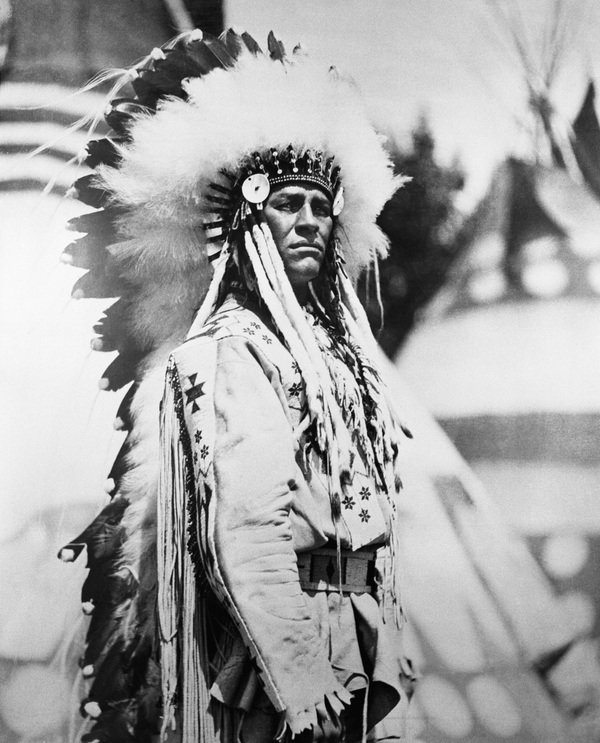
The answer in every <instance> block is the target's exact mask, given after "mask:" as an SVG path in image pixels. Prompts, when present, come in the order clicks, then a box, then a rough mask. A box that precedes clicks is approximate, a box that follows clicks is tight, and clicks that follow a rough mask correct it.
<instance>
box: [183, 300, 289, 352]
mask: <svg viewBox="0 0 600 743" xmlns="http://www.w3.org/2000/svg"><path fill="white" fill-rule="evenodd" d="M229 344H235V345H236V346H237V345H240V344H241V345H249V346H252V347H258V348H260V349H262V350H265V351H268V350H270V349H274V348H276V347H277V346H279V345H281V343H280V341H279V339H278V336H277V334H276V332H275V330H274V328H273V325H272V323H271V322H270V321H269V320H268V318H267V316H266V313H265V312H264V311H263V310H262V308H261V307H259V306H258V305H257V304H255V303H252V302H248V301H243V300H241V299H240V298H238V297H237V296H236V295H230V296H229V297H227V298H226V300H225V301H224V302H223V304H221V305H220V306H219V308H218V309H217V310H215V312H214V313H213V314H212V315H211V316H210V317H209V318H208V319H207V321H206V322H205V323H204V325H203V326H202V327H201V328H200V329H199V330H198V332H197V333H196V334H194V335H192V336H191V337H190V338H188V339H187V340H186V341H184V343H182V344H181V345H180V346H179V347H178V348H176V349H175V351H174V352H173V356H174V358H175V360H177V359H180V358H181V357H185V356H189V355H190V354H196V353H198V352H199V351H201V350H202V351H209V347H211V346H213V347H216V346H221V347H223V345H229ZM269 355H270V354H269Z"/></svg>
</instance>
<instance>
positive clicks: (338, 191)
mask: <svg viewBox="0 0 600 743" xmlns="http://www.w3.org/2000/svg"><path fill="white" fill-rule="evenodd" d="M333 161H334V157H333V156H331V157H325V154H324V153H323V151H322V150H312V149H306V150H305V151H304V152H302V153H301V154H298V153H297V152H296V150H295V148H294V147H293V145H289V146H288V147H287V148H285V149H284V150H277V149H271V150H268V151H266V152H263V153H260V152H253V153H252V155H250V156H248V157H247V158H246V159H245V160H243V161H242V163H241V164H240V168H239V170H238V171H237V173H235V174H234V173H231V172H229V171H226V170H223V171H221V174H222V175H223V176H225V178H226V179H227V181H228V185H227V186H225V185H223V184H217V183H211V184H210V186H209V191H210V192H209V194H208V195H207V200H208V201H209V202H211V203H212V204H213V205H214V208H213V212H214V213H215V214H217V215H219V219H218V220H215V221H211V222H208V223H206V224H205V225H204V228H205V230H206V233H207V238H208V241H209V242H219V241H221V240H223V239H225V238H226V237H227V235H228V233H229V231H230V229H231V225H232V222H233V220H234V216H235V213H236V211H237V209H238V207H239V205H240V203H241V202H242V201H246V202H248V203H250V204H257V205H261V204H263V203H264V202H265V201H266V200H267V198H268V196H269V193H270V192H271V187H272V186H275V185H281V184H285V183H298V182H299V183H309V184H312V185H314V186H317V187H318V188H321V189H322V190H323V191H324V192H325V193H326V194H327V196H328V197H329V198H330V200H331V202H332V212H333V216H334V217H337V216H338V215H339V214H340V212H341V211H342V208H343V206H344V197H343V187H342V185H341V183H340V178H339V176H340V168H339V166H334V164H333ZM210 252H212V251H210ZM210 252H209V257H212V256H211V255H210Z"/></svg>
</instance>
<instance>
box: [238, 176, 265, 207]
mask: <svg viewBox="0 0 600 743" xmlns="http://www.w3.org/2000/svg"><path fill="white" fill-rule="evenodd" d="M270 191H271V184H270V183H269V179H268V178H267V176H266V175H263V174H262V173H255V174H254V175H249V176H248V177H247V178H246V180H245V181H244V182H243V183H242V195H243V197H244V198H245V199H246V201H247V202H248V203H250V204H261V203H262V202H263V201H266V200H267V197H268V195H269V193H270Z"/></svg>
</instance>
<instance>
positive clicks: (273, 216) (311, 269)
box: [264, 185, 333, 295]
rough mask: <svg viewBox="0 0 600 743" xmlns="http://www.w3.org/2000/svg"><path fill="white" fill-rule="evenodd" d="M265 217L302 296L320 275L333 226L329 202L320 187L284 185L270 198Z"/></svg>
mask: <svg viewBox="0 0 600 743" xmlns="http://www.w3.org/2000/svg"><path fill="white" fill-rule="evenodd" d="M264 215H265V218H266V220H267V224H268V225H269V228H270V230H271V233H272V235H273V239H274V241H275V245H276V246H277V250H278V251H279V254H280V255H281V259H282V260H283V265H284V267H285V272H286V274H287V277H288V279H289V280H290V284H291V285H292V287H293V288H294V291H295V292H296V294H297V295H298V293H299V292H303V291H306V288H307V286H308V282H309V281H311V280H312V279H315V278H316V277H317V276H318V274H319V271H320V270H321V266H322V264H323V259H324V257H325V248H326V247H327V243H328V242H329V236H330V235H331V230H332V227H333V217H332V214H331V204H330V202H329V199H328V198H327V196H326V195H325V194H324V193H323V192H322V191H320V190H319V189H318V188H311V187H310V186H309V187H305V186H302V185H291V186H282V187H280V188H275V189H274V190H273V191H272V192H271V194H270V195H269V198H268V199H267V201H266V203H265V206H264Z"/></svg>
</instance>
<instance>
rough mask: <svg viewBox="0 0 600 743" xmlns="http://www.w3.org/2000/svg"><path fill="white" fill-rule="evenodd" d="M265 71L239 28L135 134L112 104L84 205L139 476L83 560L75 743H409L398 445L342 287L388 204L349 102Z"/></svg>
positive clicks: (357, 313)
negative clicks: (124, 358) (96, 228)
mask: <svg viewBox="0 0 600 743" xmlns="http://www.w3.org/2000/svg"><path fill="white" fill-rule="evenodd" d="M269 50H270V57H271V58H270V59H269V58H267V57H266V56H264V55H263V54H262V53H261V52H260V51H259V50H258V47H257V45H256V42H254V40H252V39H251V38H250V37H247V35H244V36H242V37H239V36H237V35H236V34H234V33H233V32H228V34H227V35H225V37H224V38H223V40H221V41H219V40H215V39H202V38H201V37H199V36H198V35H197V34H195V35H191V36H186V37H184V38H182V39H179V40H177V41H176V42H175V44H174V45H172V47H170V48H168V49H164V50H155V52H154V53H153V54H152V55H151V57H150V58H149V59H148V60H145V62H144V63H142V65H141V66H139V67H138V68H137V70H136V71H135V73H134V74H131V73H129V75H128V79H129V80H131V79H133V81H134V82H133V87H134V90H135V92H136V95H137V98H136V99H135V100H134V101H132V102H127V104H126V105H127V110H126V111H125V113H126V114H127V116H125V119H126V122H125V123H123V121H122V119H119V118H118V117H117V116H116V115H115V112H116V113H121V114H123V112H124V108H123V103H122V101H120V100H118V101H117V103H116V104H114V105H113V109H112V113H111V114H109V117H108V119H109V122H111V123H113V126H114V125H115V122H116V123H117V129H118V128H119V127H120V129H121V133H122V135H123V140H124V141H123V142H122V143H119V144H118V145H115V144H114V142H113V144H111V145H110V146H108V145H106V146H105V156H104V158H103V162H104V164H103V165H101V167H100V168H99V169H98V170H99V179H97V180H94V181H92V182H89V181H86V182H84V183H83V184H80V187H79V191H80V196H81V193H82V192H83V196H84V199H85V197H86V194H88V198H89V201H88V203H90V201H91V200H92V198H95V196H94V194H92V195H90V191H89V189H92V190H93V189H95V192H94V193H97V192H100V193H101V194H102V197H101V198H100V200H99V202H98V203H97V205H102V206H104V213H105V214H108V215H109V216H110V217H111V219H112V220H113V223H116V235H117V239H116V240H114V241H113V243H112V244H111V245H110V247H109V249H108V252H109V254H110V261H111V263H110V270H108V269H107V268H106V267H103V272H102V277H103V280H105V278H106V276H107V275H111V273H112V275H115V274H116V275H117V277H118V280H119V281H120V282H121V284H120V286H121V296H122V300H121V301H123V299H124V300H125V303H124V306H125V307H126V308H128V312H129V315H127V320H128V322H129V327H131V328H133V329H134V330H135V332H136V333H137V335H139V336H142V338H143V344H142V345H143V346H144V347H145V348H147V349H148V351H147V353H146V357H145V361H144V363H140V364H139V365H138V368H137V371H136V374H137V376H136V384H137V385H138V386H137V388H136V389H135V394H134V396H133V398H132V400H131V403H130V405H129V407H128V409H127V413H128V416H129V417H130V418H131V426H130V427H131V433H130V439H131V444H130V447H129V449H128V451H127V465H128V467H129V470H130V471H129V472H128V473H127V474H126V475H125V476H123V477H122V478H121V479H120V480H119V482H118V483H117V485H116V490H117V493H116V495H115V498H114V500H113V502H112V503H111V504H110V506H109V507H108V508H107V509H106V512H105V514H104V517H103V518H101V519H100V522H98V523H97V524H96V525H95V526H94V525H93V526H92V527H90V529H88V530H87V531H86V533H84V535H82V537H81V538H80V539H79V540H78V542H77V543H74V545H75V546H76V545H77V544H79V543H85V544H86V545H87V547H88V553H89V554H91V565H90V566H91V568H92V571H91V573H90V575H91V577H92V581H91V588H90V589H89V590H88V591H87V594H85V590H84V594H85V595H87V597H88V601H86V610H87V611H88V613H92V624H91V626H90V631H89V633H88V648H87V650H86V656H85V659H84V664H85V665H84V675H87V676H88V677H89V678H92V679H93V681H92V685H91V688H90V692H89V695H88V698H87V700H86V702H85V703H84V711H85V712H86V713H87V714H88V715H90V716H91V717H92V718H94V720H95V722H94V724H93V729H92V731H91V732H90V733H89V734H88V735H87V736H84V740H89V741H92V740H111V738H110V737H109V736H110V735H113V736H115V735H116V733H115V731H118V733H119V734H122V735H124V734H125V733H127V734H128V735H130V738H129V739H131V740H139V741H142V740H148V735H150V734H151V733H152V729H153V725H154V724H155V723H154V722H153V721H152V717H153V714H152V710H153V709H154V716H156V712H157V711H158V713H159V715H160V716H161V717H162V723H161V735H162V738H163V739H166V737H167V736H169V735H176V736H180V739H181V740H182V741H184V743H198V741H199V740H201V741H202V742H203V743H208V742H209V741H223V743H225V742H226V741H234V740H242V741H244V742H245V743H263V742H264V743H267V742H268V741H273V740H291V739H292V738H293V739H296V740H302V741H304V740H306V741H311V740H320V739H323V738H326V739H331V740H344V741H349V742H351V741H360V740H364V739H366V736H367V733H368V732H369V731H371V732H370V733H369V735H370V737H371V738H372V739H374V740H384V739H388V738H395V739H397V738H398V737H400V735H401V730H400V727H401V723H400V722H399V717H398V716H397V715H396V716H394V711H396V713H397V711H398V710H399V708H400V702H401V700H402V703H404V701H405V692H404V691H403V683H404V682H406V681H407V680H408V677H410V667H409V665H407V663H406V661H405V660H404V659H403V656H402V646H401V626H402V611H401V607H400V604H399V590H398V586H397V578H396V573H397V562H398V545H397V544H396V532H395V529H394V521H395V518H396V513H397V495H398V488H399V478H398V475H397V473H396V471H395V463H396V455H397V452H398V445H399V439H400V436H401V430H404V432H405V433H407V432H406V429H401V426H400V425H399V424H397V422H396V419H395V416H394V413H393V411H392V410H391V408H390V406H389V404H388V402H387V399H386V393H385V389H384V387H383V384H382V382H381V380H380V378H379V375H378V373H377V370H376V369H375V368H374V366H373V362H372V361H371V359H370V349H371V347H372V344H373V343H374V341H373V338H372V336H371V334H370V330H369V329H368V324H367V322H366V319H365V316H364V313H363V312H362V309H361V308H360V306H359V304H358V301H357V299H356V295H355V294H354V290H353V288H352V283H351V280H350V278H349V275H348V274H350V275H352V276H356V275H357V274H358V273H359V271H360V270H361V269H362V268H363V267H365V266H366V265H368V264H369V263H370V262H371V261H372V260H373V259H374V258H375V257H376V256H377V254H378V253H380V252H381V251H382V250H384V248H385V240H384V238H383V236H382V235H381V233H380V232H379V230H378V229H377V227H376V225H375V218H376V216H377V214H378V212H379V211H380V209H381V208H382V206H383V203H384V202H385V200H386V199H387V198H389V196H390V195H391V193H393V191H394V189H395V188H396V187H397V186H398V182H397V180H396V179H394V177H393V175H392V170H391V164H390V162H389V160H388V158H387V156H386V155H385V152H384V151H383V149H382V145H381V142H380V140H379V137H378V136H377V135H376V133H375V132H374V131H373V129H372V127H371V126H370V124H369V123H368V120H367V118H366V116H365V113H364V111H363V109H362V106H361V105H360V102H359V101H358V100H357V96H356V91H355V90H354V88H353V86H352V85H350V84H349V83H348V82H347V81H345V80H343V79H341V78H340V77H339V75H337V73H335V72H332V71H326V70H321V69H319V68H317V67H314V66H313V65H311V64H310V62H309V61H308V60H306V59H305V58H304V57H303V55H301V54H296V55H295V58H294V59H289V58H287V57H286V56H285V53H284V50H283V47H282V45H281V44H280V42H277V41H276V40H275V39H274V37H272V36H271V37H270V39H269ZM207 59H210V60H211V64H212V66H211V64H208V63H207ZM215 59H217V60H218V61H219V64H215V63H214V60H215ZM165 89H166V91H165ZM174 91H175V93H176V95H177V97H166V95H165V92H167V93H169V94H170V95H171V96H173V94H174ZM157 102H158V105H157ZM132 113H133V114H134V115H132ZM111 119H112V121H111ZM117 133H119V131H117ZM97 149H101V146H100V145H97ZM106 153H108V154H106ZM98 159H100V160H101V161H102V158H98ZM86 189H87V190H86ZM344 202H345V203H344ZM111 209H112V210H114V211H113V213H112V215H111V211H110V210H111ZM97 214H100V216H99V217H98V218H99V219H101V218H102V216H101V214H102V213H97ZM200 227H202V228H203V229H204V232H205V235H206V237H203V236H202V233H201V232H200V229H199V228H200ZM207 258H208V260H209V261H212V263H213V266H214V270H213V272H212V276H210V271H209V270H208V264H207ZM207 277H209V278H210V280H209V282H207ZM198 307H199V309H198ZM192 309H194V311H195V310H196V309H197V311H195V317H194V319H193V323H192V324H191V327H189V326H190V319H189V318H190V311H191V310H192ZM131 318H133V319H131ZM188 328H189V330H188ZM186 330H187V336H188V338H187V340H186V341H185V342H183V343H181V340H182V334H183V333H185V332H186ZM123 346H124V344H121V348H120V350H121V353H122V354H123V353H124V350H123ZM165 364H166V367H167V375H166V385H165V391H164V394H163V397H162V404H161V416H160V445H159V444H158V435H157V432H156V422H155V419H154V415H155V412H154V411H155V408H154V406H153V401H156V400H157V397H158V395H157V392H156V386H157V384H158V383H159V382H162V379H163V378H164V370H165ZM157 462H159V463H160V464H159V467H158V471H157V468H156V464H157ZM156 492H157V494H158V497H157V502H156V501H155V500H154V498H153V497H152V493H156ZM107 524H110V529H109V530H108V531H109V537H107V529H106V525H107ZM107 544H110V545H111V548H110V549H107V547H106V545H107ZM74 545H71V553H68V554H66V555H65V554H63V557H65V556H66V557H71V556H73V554H72V553H73V549H72V548H73V546H74ZM98 545H100V547H99V546H98ZM75 551H76V550H75ZM107 555H108V557H107ZM155 559H156V562H154V561H155ZM107 564H108V566H109V567H107ZM94 568H96V570H94ZM94 576H95V577H94ZM115 577H118V579H119V580H118V590H117V588H113V589H108V588H107V587H106V586H107V585H109V584H110V580H111V578H112V579H113V580H114V578H115ZM115 585H117V584H115ZM155 600H156V607H157V610H156V611H155V609H154V603H153V602H154V601H155ZM155 621H156V623H157V624H156V625H155ZM155 626H156V627H157V629H156V631H157V634H158V638H159V642H158V644H157V643H156V642H154V638H155V636H156V635H155V634H154V627H155ZM157 664H159V665H160V676H161V683H160V686H161V691H160V699H159V695H158V691H157V674H158V665H157ZM107 669H110V671H111V672H112V674H113V675H112V681H113V684H112V687H111V683H110V680H111V675H110V674H109V672H108V670H107ZM115 672H116V673H117V674H118V683H117V684H116V686H117V691H115V689H114V688H113V687H114V679H115V677H114V673H115ZM124 731H125V732H124ZM102 736H104V737H102ZM144 736H146V737H144ZM124 739H125V738H124Z"/></svg>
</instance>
